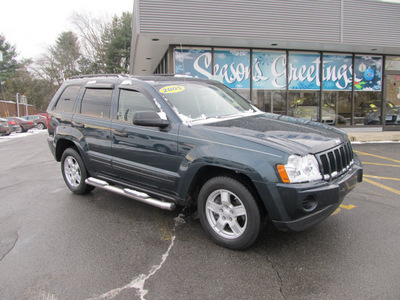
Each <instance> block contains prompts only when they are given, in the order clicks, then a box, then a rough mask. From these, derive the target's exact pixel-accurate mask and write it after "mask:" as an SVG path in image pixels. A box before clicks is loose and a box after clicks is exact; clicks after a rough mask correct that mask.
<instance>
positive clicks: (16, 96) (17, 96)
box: [15, 93, 19, 117]
mask: <svg viewBox="0 0 400 300" xmlns="http://www.w3.org/2000/svg"><path fill="white" fill-rule="evenodd" d="M15 98H16V99H17V117H19V93H17V94H16V95H15Z"/></svg>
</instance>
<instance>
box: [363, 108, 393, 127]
mask: <svg viewBox="0 0 400 300" xmlns="http://www.w3.org/2000/svg"><path fill="white" fill-rule="evenodd" d="M381 119H382V118H381V111H380V109H379V110H377V111H374V112H372V113H370V114H368V115H367V116H366V117H365V119H364V124H365V125H382V122H381ZM385 122H386V123H385V124H386V125H398V124H400V108H399V107H395V106H392V107H391V108H387V111H386V120H385Z"/></svg>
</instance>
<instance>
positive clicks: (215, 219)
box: [197, 177, 261, 250]
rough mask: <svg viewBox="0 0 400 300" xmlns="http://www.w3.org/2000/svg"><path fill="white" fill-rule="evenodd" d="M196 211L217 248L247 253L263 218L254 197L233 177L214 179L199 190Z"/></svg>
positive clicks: (257, 233)
mask: <svg viewBox="0 0 400 300" xmlns="http://www.w3.org/2000/svg"><path fill="white" fill-rule="evenodd" d="M197 210H198V215H199V218H200V222H201V225H202V227H203V229H204V230H205V231H206V232H207V233H208V234H209V236H210V237H211V239H213V240H214V241H215V242H216V243H217V244H219V245H221V246H223V247H226V248H230V249H236V250H240V249H245V248H248V247H250V246H251V245H252V244H253V243H254V242H255V240H256V239H257V237H258V235H259V233H260V229H261V216H260V210H259V207H258V205H257V202H256V200H255V198H254V196H253V195H252V193H251V192H250V191H249V190H248V189H247V188H246V187H245V186H244V185H243V184H242V183H241V182H239V181H237V180H236V179H233V178H230V177H214V178H211V179H210V180H209V181H207V182H206V183H205V184H204V185H203V187H202V188H201V190H200V193H199V197H198V201H197Z"/></svg>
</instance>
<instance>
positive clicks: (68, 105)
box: [54, 85, 81, 112]
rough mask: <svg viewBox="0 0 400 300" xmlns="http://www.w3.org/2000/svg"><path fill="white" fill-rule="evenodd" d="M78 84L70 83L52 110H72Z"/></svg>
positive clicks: (77, 91) (78, 87)
mask: <svg viewBox="0 0 400 300" xmlns="http://www.w3.org/2000/svg"><path fill="white" fill-rule="evenodd" d="M80 88H81V87H80V85H70V86H67V87H66V88H65V90H64V91H63V92H62V94H61V96H60V98H59V99H58V101H57V104H56V106H55V107H54V110H56V111H63V112H72V110H73V109H74V104H75V100H76V97H77V96H78V93H79V89H80Z"/></svg>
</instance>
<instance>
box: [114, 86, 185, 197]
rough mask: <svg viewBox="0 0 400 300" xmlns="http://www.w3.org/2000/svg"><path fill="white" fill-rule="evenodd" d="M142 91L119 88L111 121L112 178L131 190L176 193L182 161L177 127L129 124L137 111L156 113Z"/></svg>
mask: <svg viewBox="0 0 400 300" xmlns="http://www.w3.org/2000/svg"><path fill="white" fill-rule="evenodd" d="M155 101H156V100H155V99H153V98H152V97H151V96H150V95H149V94H148V93H147V92H146V91H144V90H141V89H140V88H139V87H136V88H134V87H132V88H129V89H128V88H120V89H119V95H118V104H117V106H118V108H117V116H116V118H115V119H113V120H112V124H111V131H112V154H113V161H112V165H113V168H114V172H115V174H117V176H119V177H120V178H122V179H124V180H126V181H128V182H129V183H130V184H132V185H135V186H141V187H145V188H146V189H149V188H150V189H154V190H157V191H163V190H165V191H171V190H176V184H177V180H178V178H179V176H178V170H179V166H180V162H181V160H182V158H181V157H180V156H179V155H178V153H177V152H178V151H177V133H178V128H179V125H178V124H174V123H171V124H170V125H169V126H168V127H167V128H159V127H148V126H138V125H134V124H133V114H134V113H135V112H137V111H155V112H160V110H159V108H158V106H157V105H155Z"/></svg>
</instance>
